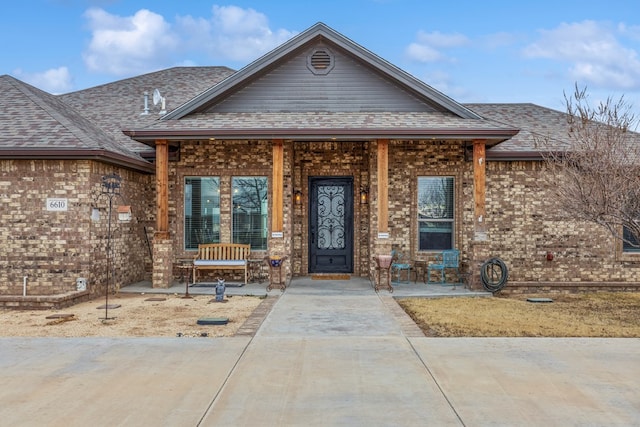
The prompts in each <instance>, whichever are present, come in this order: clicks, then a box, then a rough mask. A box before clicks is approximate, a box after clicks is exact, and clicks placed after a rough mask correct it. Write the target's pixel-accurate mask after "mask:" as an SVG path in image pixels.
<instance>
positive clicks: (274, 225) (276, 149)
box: [271, 139, 284, 233]
mask: <svg viewBox="0 0 640 427" xmlns="http://www.w3.org/2000/svg"><path fill="white" fill-rule="evenodd" d="M283 177H284V148H283V144H282V140H281V139H274V140H273V208H272V212H271V232H272V233H282V222H283V220H282V216H283V215H282V211H283V206H282V203H283V200H284V197H283V193H284V185H283V179H284V178H283Z"/></svg>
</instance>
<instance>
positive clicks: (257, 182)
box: [231, 176, 268, 250]
mask: <svg viewBox="0 0 640 427" xmlns="http://www.w3.org/2000/svg"><path fill="white" fill-rule="evenodd" d="M267 190H268V188H267V178H266V177H262V176H240V177H234V178H232V180H231V194H232V205H233V212H232V226H231V227H232V228H231V229H232V237H233V243H244V244H250V245H251V249H254V250H265V249H267V232H268V226H267V225H268V224H267Z"/></svg>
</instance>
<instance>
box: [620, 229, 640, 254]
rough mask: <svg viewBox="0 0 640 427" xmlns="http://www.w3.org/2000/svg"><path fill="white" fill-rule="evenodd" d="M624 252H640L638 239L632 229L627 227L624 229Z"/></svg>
mask: <svg viewBox="0 0 640 427" xmlns="http://www.w3.org/2000/svg"><path fill="white" fill-rule="evenodd" d="M622 232H623V236H622V237H623V238H624V240H623V241H622V252H636V253H640V244H638V240H637V239H636V238H635V237H634V235H633V234H631V231H629V229H628V228H627V227H624V229H623V231H622Z"/></svg>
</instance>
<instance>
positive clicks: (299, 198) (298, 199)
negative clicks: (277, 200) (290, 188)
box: [293, 190, 302, 205]
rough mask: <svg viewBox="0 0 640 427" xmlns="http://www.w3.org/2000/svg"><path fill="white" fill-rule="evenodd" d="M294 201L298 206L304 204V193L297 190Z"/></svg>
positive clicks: (294, 193)
mask: <svg viewBox="0 0 640 427" xmlns="http://www.w3.org/2000/svg"><path fill="white" fill-rule="evenodd" d="M293 201H294V202H295V204H296V205H300V203H302V191H300V190H296V191H294V192H293Z"/></svg>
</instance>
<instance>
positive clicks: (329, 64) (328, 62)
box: [307, 47, 333, 74]
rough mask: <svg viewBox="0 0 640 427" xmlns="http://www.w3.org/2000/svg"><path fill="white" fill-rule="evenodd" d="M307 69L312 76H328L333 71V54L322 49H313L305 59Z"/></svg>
mask: <svg viewBox="0 0 640 427" xmlns="http://www.w3.org/2000/svg"><path fill="white" fill-rule="evenodd" d="M307 68H308V69H309V70H310V71H311V72H312V73H313V74H328V73H329V71H331V70H332V69H333V54H332V53H331V51H330V50H329V49H327V48H324V47H323V48H318V49H314V51H313V52H311V54H310V55H309V56H308V57H307Z"/></svg>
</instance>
